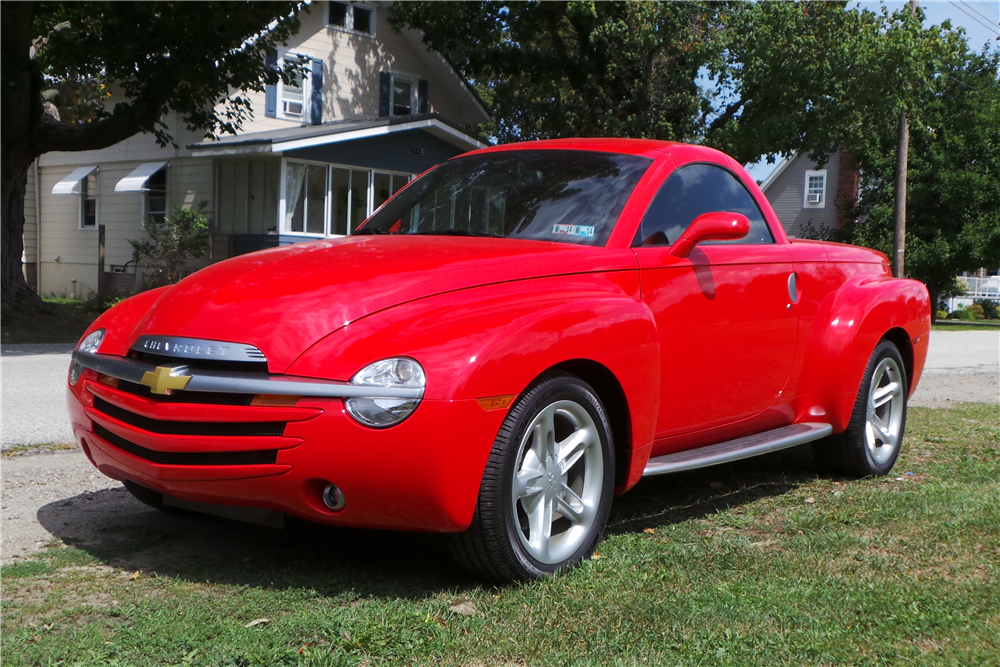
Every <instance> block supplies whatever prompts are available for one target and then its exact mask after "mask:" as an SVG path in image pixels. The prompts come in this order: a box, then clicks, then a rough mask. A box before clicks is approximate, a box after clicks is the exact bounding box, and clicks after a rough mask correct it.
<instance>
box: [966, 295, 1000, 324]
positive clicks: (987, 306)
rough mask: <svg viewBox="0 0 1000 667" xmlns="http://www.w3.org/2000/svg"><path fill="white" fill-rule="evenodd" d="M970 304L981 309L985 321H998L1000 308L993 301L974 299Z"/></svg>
mask: <svg viewBox="0 0 1000 667" xmlns="http://www.w3.org/2000/svg"><path fill="white" fill-rule="evenodd" d="M972 303H973V305H975V306H979V307H980V308H982V310H983V317H984V318H985V319H987V320H1000V307H998V304H997V302H996V301H994V300H993V299H974V300H973V302H972Z"/></svg>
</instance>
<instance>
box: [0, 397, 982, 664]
mask: <svg viewBox="0 0 1000 667" xmlns="http://www.w3.org/2000/svg"><path fill="white" fill-rule="evenodd" d="M910 473H912V474H910ZM105 493H112V492H111V491H107V492H105ZM114 493H117V492H114ZM72 500H73V502H86V500H87V499H86V498H83V497H81V498H78V499H72ZM62 502H65V501H62ZM44 516H45V508H42V510H41V511H40V512H39V517H40V518H42V519H43V524H44V523H45V521H44ZM106 520H107V526H106V528H104V529H102V531H100V534H101V535H102V536H103V537H101V538H100V539H98V540H96V541H94V540H91V541H87V542H76V543H74V540H73V539H72V538H71V537H70V535H69V534H68V532H67V533H66V534H65V537H64V539H63V541H64V542H68V543H71V544H73V545H72V546H68V547H66V546H62V545H61V544H54V545H53V547H52V548H51V549H49V550H48V551H47V552H46V553H45V554H44V555H43V556H41V557H39V558H38V559H36V560H33V561H29V562H24V563H19V564H16V565H10V566H7V567H5V568H3V571H2V576H3V580H2V581H3V618H2V631H3V632H2V650H3V661H4V665H6V666H9V667H14V666H16V665H67V666H68V665H130V666H131V665H206V666H207V665H218V666H231V667H250V666H257V665H261V666H264V665H267V666H270V665H425V664H433V665H465V666H471V665H476V666H482V665H508V666H510V665H514V666H517V665H559V666H562V665H634V664H649V665H713V666H714V665H734V666H745V665H762V666H764V665H766V666H773V665H919V666H924V665H988V664H989V665H995V664H997V656H998V655H1000V420H998V410H997V407H996V406H989V405H980V404H960V405H959V407H957V408H955V409H950V410H928V409H921V408H914V409H911V410H910V416H909V424H908V435H907V439H906V443H905V448H904V451H903V454H902V456H901V458H900V461H899V463H898V464H897V467H896V470H895V472H894V474H893V475H892V476H890V477H887V478H880V479H866V480H851V479H840V478H831V477H824V476H820V475H818V474H817V473H816V472H815V469H814V467H813V462H812V456H811V454H810V453H809V449H808V447H806V448H799V449H796V450H790V451H786V452H781V453H778V454H775V455H771V456H768V457H764V458H759V459H754V460H751V461H749V462H740V463H737V464H733V465H728V466H720V467H717V468H710V469H706V470H701V471H694V472H689V473H682V474H677V475H673V476H666V477H661V478H653V479H651V480H646V481H643V482H642V483H640V485H639V486H638V487H637V488H636V489H634V490H633V491H632V492H630V493H629V494H627V495H625V496H623V497H621V498H618V499H616V502H615V505H614V507H613V508H612V512H611V520H610V525H609V528H608V534H607V536H606V538H605V541H604V542H603V543H602V544H601V545H600V547H599V549H598V554H597V555H596V556H595V559H594V560H593V561H590V562H587V563H585V564H584V565H583V566H581V567H579V568H576V569H574V570H572V571H570V572H568V573H566V574H564V575H562V576H558V577H554V578H552V579H549V580H547V581H543V582H540V583H535V584H530V585H523V586H514V587H508V588H501V589H496V588H489V587H483V586H480V585H478V584H477V582H476V581H474V580H471V579H469V578H468V577H466V576H465V575H464V574H462V573H461V572H459V571H458V570H457V569H455V568H454V566H452V565H451V563H450V561H449V560H448V558H447V556H446V553H447V552H446V548H445V547H444V545H443V544H442V541H441V540H440V539H439V538H436V537H434V536H427V535H412V534H402V533H384V532H367V531H356V530H342V529H329V528H322V527H312V526H308V525H304V524H297V525H294V526H293V527H291V528H286V530H285V531H284V532H280V533H279V532H273V531H270V530H268V529H264V528H259V527H253V526H244V525H243V524H236V523H233V522H226V521H223V520H221V519H214V518H200V517H186V518H178V517H169V516H164V517H163V518H162V519H158V520H157V521H156V522H155V523H154V522H147V523H146V524H145V526H144V527H136V526H135V524H134V522H133V523H128V521H126V520H125V518H123V517H119V516H116V515H109V516H107V519H106ZM65 530H67V531H68V530H69V529H65ZM55 532H56V534H60V533H59V532H58V530H56V531H55ZM465 602H469V603H471V605H469V604H465V605H464V606H462V603H465ZM451 607H455V608H456V609H461V610H462V611H465V612H466V614H462V613H457V612H456V611H452V610H451V609H450V608H451ZM262 619H266V620H262Z"/></svg>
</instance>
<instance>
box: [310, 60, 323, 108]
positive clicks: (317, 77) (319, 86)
mask: <svg viewBox="0 0 1000 667" xmlns="http://www.w3.org/2000/svg"><path fill="white" fill-rule="evenodd" d="M310 83H311V84H312V95H311V97H310V104H309V106H310V112H311V114H312V124H313V125H319V124H320V123H322V122H323V61H322V60H318V59H316V58H314V59H313V61H312V81H311V82H310Z"/></svg>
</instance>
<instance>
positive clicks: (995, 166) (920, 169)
mask: <svg viewBox="0 0 1000 667" xmlns="http://www.w3.org/2000/svg"><path fill="white" fill-rule="evenodd" d="M961 56H962V57H961V60H960V62H957V63H954V64H952V65H951V66H949V67H946V68H943V69H942V76H940V77H938V78H937V79H936V80H935V81H934V85H933V89H932V90H931V92H930V94H927V95H924V96H923V97H922V98H921V99H920V100H918V101H919V105H917V106H915V108H914V109H913V112H912V113H913V115H912V117H911V129H910V151H909V174H908V185H907V223H906V272H907V275H908V276H910V277H913V278H917V279H918V280H922V281H923V282H925V283H926V284H927V287H928V289H929V290H930V292H931V297H932V299H933V300H934V301H935V302H936V301H937V299H938V298H939V297H940V296H941V295H945V294H948V293H951V294H954V295H958V294H959V291H960V288H959V287H958V286H956V285H955V276H956V275H957V274H959V273H961V272H962V271H971V270H975V269H978V268H979V267H982V266H997V265H998V264H1000V179H998V178H997V174H998V173H1000V83H998V81H997V71H998V68H1000V52H997V51H992V52H985V53H969V52H966V51H963V52H962V54H961ZM875 129H876V130H877V128H875ZM896 142H897V136H896V132H895V130H894V129H893V128H891V127H886V128H883V129H882V131H872V132H859V133H857V135H856V136H855V137H854V138H853V139H851V140H850V141H849V143H848V144H847V146H848V150H849V151H850V152H851V153H852V154H853V155H854V157H855V159H856V160H857V161H858V163H859V166H860V168H861V173H862V182H861V188H860V204H859V207H858V210H857V214H858V221H859V222H858V223H857V224H856V225H854V226H853V227H851V228H848V229H847V230H846V232H847V233H848V236H849V240H850V241H851V242H854V243H858V244H860V245H865V246H868V247H872V248H877V249H879V250H882V251H883V252H888V251H890V250H891V248H892V230H893V202H894V197H895V186H894V173H895V159H896V158H895V147H896Z"/></svg>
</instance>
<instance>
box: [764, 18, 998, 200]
mask: <svg viewBox="0 0 1000 667" xmlns="http://www.w3.org/2000/svg"><path fill="white" fill-rule="evenodd" d="M908 4H909V3H908V2H903V1H893V2H884V3H882V2H851V3H850V4H848V7H849V8H851V9H854V8H856V7H859V6H860V7H861V8H862V9H868V10H870V11H873V12H879V11H881V9H880V7H882V6H883V5H884V6H886V7H888V8H889V10H890V11H896V10H897V9H901V8H903V7H906V6H907V5H908ZM920 8H921V9H923V10H924V13H925V14H926V17H925V19H924V25H926V26H931V25H940V24H941V23H942V22H944V21H945V20H946V19H950V20H951V25H952V26H953V27H955V26H961V27H963V28H965V31H966V35H965V37H966V40H967V41H968V42H969V47H970V48H972V49H973V50H975V51H981V50H982V48H983V45H984V44H986V43H989V44H991V45H992V48H994V49H1000V41H997V37H998V36H1000V26H998V22H1000V0H920ZM779 162H780V160H779ZM776 166H778V162H776V163H775V164H767V163H765V162H763V161H762V162H759V163H757V164H755V165H751V166H749V167H747V171H749V172H750V174H751V175H752V176H753V177H754V178H755V179H756V180H758V181H762V180H764V179H765V178H767V175H768V174H770V173H771V171H772V170H774V168H775V167H776Z"/></svg>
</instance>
